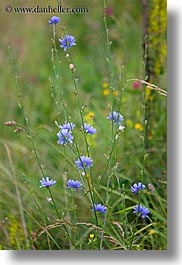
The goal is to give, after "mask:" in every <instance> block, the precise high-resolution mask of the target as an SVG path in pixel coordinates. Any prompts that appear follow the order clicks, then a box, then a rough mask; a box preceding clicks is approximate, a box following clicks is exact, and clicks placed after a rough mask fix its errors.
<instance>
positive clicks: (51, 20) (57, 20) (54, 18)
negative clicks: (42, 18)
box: [48, 16, 60, 24]
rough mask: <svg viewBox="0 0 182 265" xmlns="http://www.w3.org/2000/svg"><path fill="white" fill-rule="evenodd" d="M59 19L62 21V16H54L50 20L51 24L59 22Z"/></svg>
mask: <svg viewBox="0 0 182 265" xmlns="http://www.w3.org/2000/svg"><path fill="white" fill-rule="evenodd" d="M59 21H60V18H59V17H56V16H53V17H52V18H51V19H50V20H48V22H49V24H53V23H55V24H57V23H59Z"/></svg>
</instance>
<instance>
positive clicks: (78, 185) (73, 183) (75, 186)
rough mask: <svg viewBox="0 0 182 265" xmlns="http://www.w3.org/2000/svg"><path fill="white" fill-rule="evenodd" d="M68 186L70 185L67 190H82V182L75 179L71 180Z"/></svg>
mask: <svg viewBox="0 0 182 265" xmlns="http://www.w3.org/2000/svg"><path fill="white" fill-rule="evenodd" d="M66 184H67V185H68V186H67V188H69V189H73V190H74V191H76V189H81V186H82V184H81V182H80V181H78V180H73V179H69V180H68V181H67V183H66Z"/></svg>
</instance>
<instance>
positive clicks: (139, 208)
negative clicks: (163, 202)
mask: <svg viewBox="0 0 182 265" xmlns="http://www.w3.org/2000/svg"><path fill="white" fill-rule="evenodd" d="M133 212H134V213H136V214H137V215H138V214H141V217H142V218H145V217H147V214H149V213H150V211H149V209H148V208H146V207H144V206H142V205H138V204H137V205H136V206H135V207H134V208H133Z"/></svg>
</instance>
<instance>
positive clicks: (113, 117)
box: [107, 111, 124, 125]
mask: <svg viewBox="0 0 182 265" xmlns="http://www.w3.org/2000/svg"><path fill="white" fill-rule="evenodd" d="M107 119H108V120H110V121H113V123H114V125H120V124H121V121H123V120H124V118H123V116H122V115H121V114H120V113H119V112H117V111H112V112H111V113H109V116H108V117H107Z"/></svg>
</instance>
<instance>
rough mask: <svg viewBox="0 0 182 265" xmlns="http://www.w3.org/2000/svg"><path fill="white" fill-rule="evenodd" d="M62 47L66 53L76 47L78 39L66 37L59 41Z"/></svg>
mask: <svg viewBox="0 0 182 265" xmlns="http://www.w3.org/2000/svg"><path fill="white" fill-rule="evenodd" d="M59 41H60V47H61V48H63V49H64V51H66V50H67V49H68V48H70V47H72V46H75V45H76V39H75V37H73V36H70V35H64V37H63V38H61V39H59Z"/></svg>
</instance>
